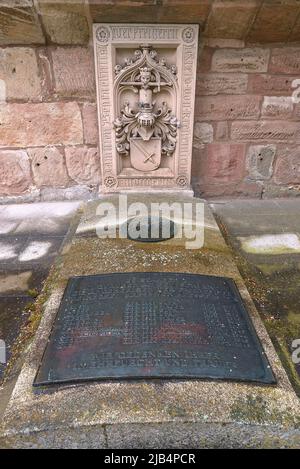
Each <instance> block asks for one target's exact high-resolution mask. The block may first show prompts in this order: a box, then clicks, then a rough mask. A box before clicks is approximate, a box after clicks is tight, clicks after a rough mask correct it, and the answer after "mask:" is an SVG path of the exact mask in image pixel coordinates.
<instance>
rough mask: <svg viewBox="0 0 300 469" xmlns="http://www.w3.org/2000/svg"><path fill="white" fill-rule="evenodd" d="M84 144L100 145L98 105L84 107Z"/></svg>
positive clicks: (89, 104)
mask: <svg viewBox="0 0 300 469" xmlns="http://www.w3.org/2000/svg"><path fill="white" fill-rule="evenodd" d="M82 119H83V134H84V143H87V144H88V145H97V144H98V118H97V107H96V104H92V103H84V104H83V107H82Z"/></svg>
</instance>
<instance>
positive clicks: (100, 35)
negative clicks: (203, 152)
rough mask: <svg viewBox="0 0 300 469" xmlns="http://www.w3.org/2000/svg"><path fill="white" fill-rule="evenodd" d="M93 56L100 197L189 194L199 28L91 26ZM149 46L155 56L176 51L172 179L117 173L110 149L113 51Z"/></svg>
mask: <svg viewBox="0 0 300 469" xmlns="http://www.w3.org/2000/svg"><path fill="white" fill-rule="evenodd" d="M93 30H94V52H95V69H96V85H97V107H98V123H99V153H100V160H101V169H102V186H101V188H100V191H101V192H121V191H127V190H134V191H138V190H145V189H146V190H147V191H151V190H159V191H164V190H189V189H190V180H191V160H192V140H193V125H194V103H195V84H196V67H197V50H198V25H188V24H183V25H180V24H174V25H171V24H147V25H144V24H108V23H105V24H94V27H93ZM145 43H147V44H149V45H151V46H153V47H154V48H155V49H156V50H157V51H159V49H160V48H164V49H167V48H172V49H173V50H174V51H175V57H176V63H175V64H174V65H176V67H177V77H178V87H177V93H176V94H177V99H176V101H177V102H176V104H175V108H176V116H177V117H178V119H179V122H180V128H179V129H178V133H177V144H176V150H175V152H174V155H173V157H174V163H173V169H172V173H171V174H164V175H163V174H162V173H161V172H159V171H157V172H155V171H152V172H147V173H143V172H140V173H134V172H133V174H132V175H128V174H125V175H124V174H122V172H120V170H119V168H120V155H119V154H118V152H117V151H116V147H115V137H116V136H115V129H114V125H113V123H114V121H115V119H116V118H117V117H118V116H117V109H118V108H119V107H120V106H119V104H118V103H116V102H115V101H116V97H115V94H114V88H113V83H114V79H115V74H114V68H115V65H117V63H116V51H117V50H118V48H125V47H127V48H132V49H134V48H136V49H137V48H139V47H140V45H141V44H145Z"/></svg>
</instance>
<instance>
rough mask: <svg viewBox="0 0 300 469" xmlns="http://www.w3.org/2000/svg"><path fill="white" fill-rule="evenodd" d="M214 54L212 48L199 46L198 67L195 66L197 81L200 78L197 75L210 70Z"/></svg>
mask: <svg viewBox="0 0 300 469" xmlns="http://www.w3.org/2000/svg"><path fill="white" fill-rule="evenodd" d="M213 54H214V49H213V48H212V47H207V46H203V47H201V44H199V48H198V65H197V80H198V77H199V76H201V75H199V74H201V73H206V72H209V71H210V70H211V61H212V57H213Z"/></svg>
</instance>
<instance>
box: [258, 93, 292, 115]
mask: <svg viewBox="0 0 300 469" xmlns="http://www.w3.org/2000/svg"><path fill="white" fill-rule="evenodd" d="M293 110H294V105H293V101H292V97H281V96H265V97H264V101H263V104H262V111H261V115H262V117H263V118H264V117H266V118H274V119H289V118H291V117H292V114H293Z"/></svg>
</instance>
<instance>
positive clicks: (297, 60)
mask: <svg viewBox="0 0 300 469" xmlns="http://www.w3.org/2000/svg"><path fill="white" fill-rule="evenodd" d="M208 43H209V45H210V46H205V47H204V48H203V49H202V50H200V51H199V66H198V75H197V90H196V111H195V129H194V154H193V167H192V176H193V185H194V189H195V190H196V191H197V192H198V193H200V194H202V195H203V196H205V197H216V196H252V197H276V196H286V195H300V125H299V117H300V104H297V103H296V102H295V99H293V93H294V92H295V88H293V87H292V83H293V81H294V80H296V79H299V78H300V47H295V46H294V47H279V46H276V45H273V46H271V47H262V46H257V47H240V43H239V42H238V41H236V42H234V41H228V42H226V41H217V40H215V41H213V40H210V41H208ZM234 45H235V46H237V47H232V46H234ZM220 46H221V47H220ZM230 46H231V47H230ZM294 84H295V83H294ZM297 88H299V89H300V81H299V82H298V85H297ZM299 96H300V93H299ZM299 102H300V99H299Z"/></svg>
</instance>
